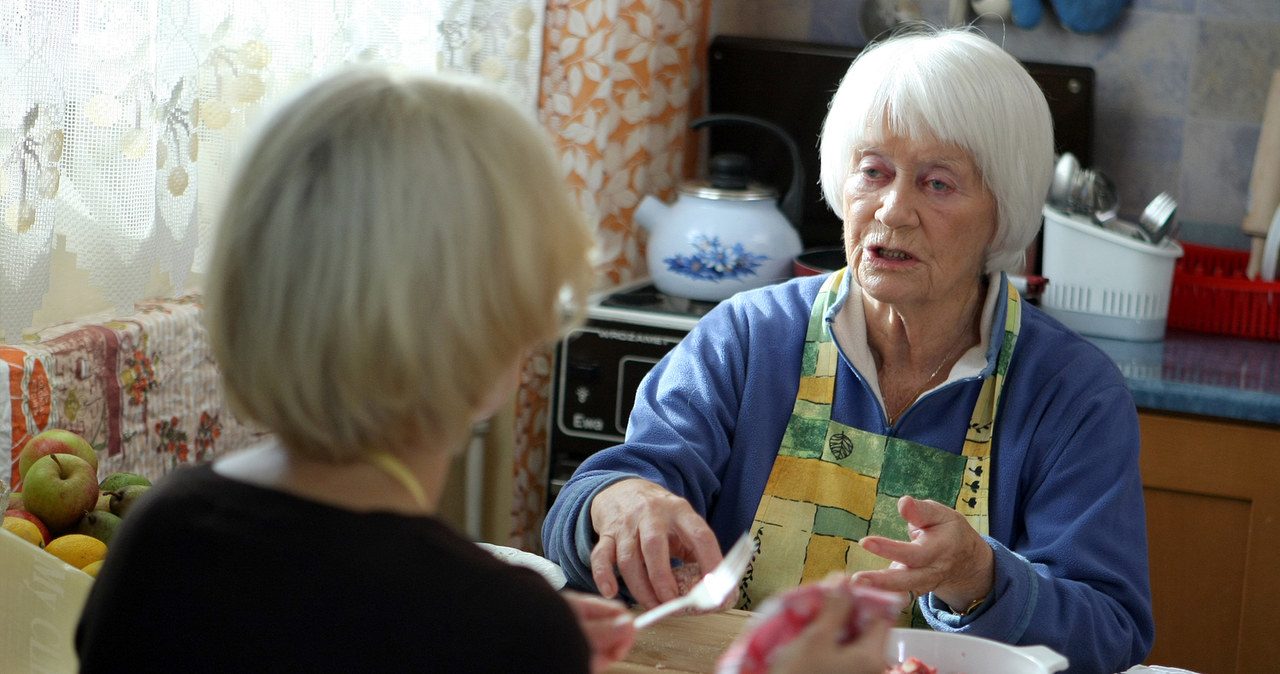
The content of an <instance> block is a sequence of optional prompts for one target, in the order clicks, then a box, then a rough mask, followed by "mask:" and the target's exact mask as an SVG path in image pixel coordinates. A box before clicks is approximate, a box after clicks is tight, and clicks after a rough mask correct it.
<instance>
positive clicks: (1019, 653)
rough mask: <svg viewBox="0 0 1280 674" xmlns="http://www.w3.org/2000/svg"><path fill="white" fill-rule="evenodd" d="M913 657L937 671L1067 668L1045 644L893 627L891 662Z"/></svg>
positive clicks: (1038, 673) (1020, 672)
mask: <svg viewBox="0 0 1280 674" xmlns="http://www.w3.org/2000/svg"><path fill="white" fill-rule="evenodd" d="M909 657H915V658H916V659H917V660H919V661H921V662H923V663H924V664H926V665H929V666H930V667H935V668H937V670H938V674H965V673H968V674H974V673H975V672H991V673H996V672H998V673H999V674H1052V672H1060V671H1062V670H1064V669H1066V668H1067V659H1066V658H1065V657H1064V656H1062V655H1061V654H1059V653H1058V652H1056V651H1054V650H1053V649H1051V648H1048V647H1046V646H1009V645H1008V644H1002V643H1000V642H998V641H992V640H990V639H983V638H981V637H974V636H969V635H967V634H954V633H947V632H934V631H932V630H925V629H905V628H900V627H898V628H894V629H893V630H890V633H889V639H888V641H887V642H886V644H885V659H886V660H887V661H888V662H889V664H891V665H895V664H899V663H901V662H903V661H904V660H906V659H907V658H909Z"/></svg>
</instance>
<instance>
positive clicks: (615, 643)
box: [560, 590, 636, 672]
mask: <svg viewBox="0 0 1280 674" xmlns="http://www.w3.org/2000/svg"><path fill="white" fill-rule="evenodd" d="M560 594H561V596H563V597H564V598H565V600H566V601H568V602H569V607H570V608H572V609H573V614H574V615H575V616H577V618H578V625H579V626H580V627H581V628H582V632H583V634H586V635H587V643H588V644H590V645H591V671H592V672H603V671H604V670H605V669H607V668H608V667H609V666H610V665H612V664H613V663H615V662H617V661H619V660H621V659H622V658H624V657H626V655H627V652H628V651H630V650H631V646H632V644H634V643H635V641H636V628H635V625H634V624H633V623H632V622H631V620H630V619H629V616H628V615H627V607H626V606H624V605H623V604H622V602H620V601H614V600H610V599H604V598H602V597H597V596H595V595H590V594H583V593H581V592H574V591H572V590H565V591H563V592H561V593H560ZM624 616H626V617H627V619H623V617H624Z"/></svg>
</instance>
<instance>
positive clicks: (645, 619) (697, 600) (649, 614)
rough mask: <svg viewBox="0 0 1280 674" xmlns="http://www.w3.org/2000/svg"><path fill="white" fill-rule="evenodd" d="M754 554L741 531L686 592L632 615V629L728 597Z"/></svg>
mask: <svg viewBox="0 0 1280 674" xmlns="http://www.w3.org/2000/svg"><path fill="white" fill-rule="evenodd" d="M748 533H749V532H748ZM755 556H756V546H755V544H754V543H752V542H751V536H749V535H748V534H742V537H741V538H739V539H738V542H737V543H734V544H733V547H732V548H729V552H728V553H727V554H725V556H724V559H722V560H720V563H719V564H717V565H716V568H714V569H712V570H711V572H710V573H708V574H707V575H705V576H703V577H702V580H700V581H698V584H697V585H694V586H693V589H691V590H689V593H688V594H685V595H683V596H680V597H676V598H675V599H672V600H671V601H668V602H664V603H662V604H659V605H658V606H655V607H653V608H651V609H649V610H648V611H645V612H644V613H641V614H640V615H639V616H638V617H636V619H635V626H636V629H638V630H640V629H644V628H646V627H648V626H649V625H652V624H654V623H656V622H658V621H659V620H662V619H663V618H666V617H668V616H670V615H673V614H675V613H678V612H680V611H684V610H688V609H693V610H695V611H709V610H711V609H713V608H716V607H718V606H720V605H721V604H723V603H724V601H725V600H726V599H728V598H729V593H730V592H732V591H733V590H735V589H736V588H737V587H738V581H740V580H742V574H744V573H746V572H747V567H748V566H750V564H751V560H752V559H754V558H755Z"/></svg>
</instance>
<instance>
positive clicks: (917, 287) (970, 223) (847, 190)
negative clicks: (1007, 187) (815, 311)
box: [843, 130, 996, 307]
mask: <svg viewBox="0 0 1280 674" xmlns="http://www.w3.org/2000/svg"><path fill="white" fill-rule="evenodd" d="M882 137H883V138H884V140H883V141H882V142H879V143H875V144H873V145H871V146H869V147H865V148H860V149H858V148H855V150H854V151H853V154H852V156H851V162H850V163H851V166H850V172H849V176H848V178H846V180H845V183H844V191H843V199H844V213H845V221H844V236H845V254H846V255H847V256H848V260H849V268H850V270H851V271H853V272H854V273H855V274H857V280H858V283H859V284H861V286H862V288H863V290H864V291H865V292H866V293H867V294H868V295H870V296H871V297H872V298H874V299H876V300H878V301H880V302H886V303H889V304H893V305H897V306H901V307H905V306H909V305H928V304H931V303H937V302H946V301H948V300H955V301H963V300H964V299H965V298H967V296H968V294H969V293H972V292H973V291H974V290H976V289H977V288H978V286H979V285H980V283H981V278H982V261H983V253H984V252H985V250H986V248H987V245H988V244H989V243H990V242H991V239H992V237H993V236H994V235H995V231H996V201H995V197H994V196H992V194H991V192H990V190H988V189H987V187H986V184H985V183H984V182H983V180H982V175H981V173H980V172H979V171H978V167H977V165H976V164H975V163H974V162H973V159H972V158H971V157H970V156H969V154H968V153H967V152H965V151H964V150H961V149H960V148H957V147H955V146H952V145H946V144H942V143H939V142H937V141H934V140H932V139H924V140H921V139H916V138H906V137H902V136H898V135H895V134H893V133H890V132H889V131H888V130H886V131H885V132H884V133H883V134H882Z"/></svg>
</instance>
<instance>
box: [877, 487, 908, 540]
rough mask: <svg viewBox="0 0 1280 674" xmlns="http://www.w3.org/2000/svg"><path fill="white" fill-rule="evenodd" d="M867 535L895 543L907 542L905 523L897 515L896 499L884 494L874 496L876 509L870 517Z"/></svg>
mask: <svg viewBox="0 0 1280 674" xmlns="http://www.w3.org/2000/svg"><path fill="white" fill-rule="evenodd" d="M868 533H870V534H871V535H872V536H884V537H885V538H892V539H893V540H895V541H905V540H907V521H906V520H904V519H902V515H899V514H898V497H897V496H890V495H889V494H886V493H884V492H880V493H879V494H876V507H875V511H874V514H872V515H871V526H870V527H869V528H868Z"/></svg>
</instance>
